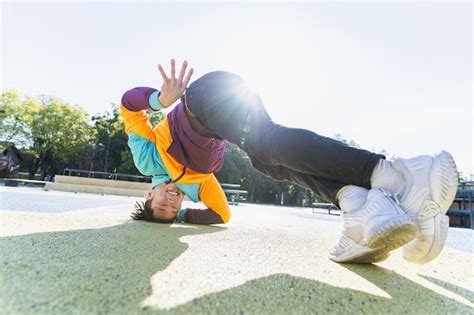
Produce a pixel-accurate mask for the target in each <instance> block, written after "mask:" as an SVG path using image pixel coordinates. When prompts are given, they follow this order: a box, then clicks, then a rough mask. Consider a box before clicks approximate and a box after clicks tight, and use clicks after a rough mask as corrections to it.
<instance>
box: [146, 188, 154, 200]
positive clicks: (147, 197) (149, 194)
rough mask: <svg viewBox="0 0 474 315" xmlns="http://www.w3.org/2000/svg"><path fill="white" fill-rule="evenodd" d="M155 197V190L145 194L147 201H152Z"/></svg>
mask: <svg viewBox="0 0 474 315" xmlns="http://www.w3.org/2000/svg"><path fill="white" fill-rule="evenodd" d="M152 197H153V189H148V190H147V191H146V194H145V198H146V200H150V199H151V198H152Z"/></svg>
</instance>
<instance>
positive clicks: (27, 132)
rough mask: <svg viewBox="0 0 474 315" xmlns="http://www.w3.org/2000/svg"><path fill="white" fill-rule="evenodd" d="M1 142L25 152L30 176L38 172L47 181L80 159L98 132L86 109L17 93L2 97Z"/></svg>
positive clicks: (46, 97)
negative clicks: (5, 141) (52, 175)
mask: <svg viewBox="0 0 474 315" xmlns="http://www.w3.org/2000/svg"><path fill="white" fill-rule="evenodd" d="M0 105H1V113H2V114H1V115H2V116H1V119H2V130H1V134H0V138H1V140H8V141H11V142H13V143H15V144H16V145H17V146H18V147H19V148H21V149H22V153H23V154H24V155H25V157H26V158H25V161H29V162H30V163H29V165H28V172H29V175H30V177H32V176H34V174H35V173H36V171H37V170H38V168H40V169H41V176H42V177H44V176H45V175H46V174H48V173H50V174H51V173H52V172H53V170H55V171H57V170H58V169H60V168H62V166H63V164H64V163H65V162H66V161H69V160H71V159H74V158H77V155H78V153H79V152H81V150H83V149H84V148H85V147H86V146H87V143H88V141H90V139H91V138H92V136H93V134H94V132H93V129H92V128H91V126H90V125H89V123H88V118H89V117H88V114H87V113H86V112H85V110H84V109H82V108H80V107H77V106H73V105H71V104H69V103H66V102H64V101H61V100H59V99H57V98H54V97H51V96H40V97H38V98H33V97H24V96H21V95H19V94H18V93H16V92H6V93H2V96H1V103H0Z"/></svg>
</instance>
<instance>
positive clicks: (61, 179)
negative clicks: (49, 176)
mask: <svg viewBox="0 0 474 315" xmlns="http://www.w3.org/2000/svg"><path fill="white" fill-rule="evenodd" d="M55 183H58V184H59V183H60V184H72V185H86V186H99V187H113V188H123V189H139V190H141V189H143V190H147V189H149V188H150V187H151V184H150V183H139V182H129V181H124V180H111V179H99V178H88V177H78V176H63V175H56V176H55Z"/></svg>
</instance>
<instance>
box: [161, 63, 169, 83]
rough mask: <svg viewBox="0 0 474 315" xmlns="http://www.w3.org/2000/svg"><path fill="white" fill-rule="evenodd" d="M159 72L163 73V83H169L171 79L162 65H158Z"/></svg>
mask: <svg viewBox="0 0 474 315" xmlns="http://www.w3.org/2000/svg"><path fill="white" fill-rule="evenodd" d="M158 70H159V71H160V73H161V76H162V77H163V81H168V80H169V78H168V77H167V76H166V73H165V70H163V67H162V66H161V65H158Z"/></svg>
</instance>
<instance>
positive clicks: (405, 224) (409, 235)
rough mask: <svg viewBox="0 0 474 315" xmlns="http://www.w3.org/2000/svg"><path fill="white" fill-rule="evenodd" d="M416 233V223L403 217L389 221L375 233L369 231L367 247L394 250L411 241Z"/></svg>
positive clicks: (407, 217)
mask: <svg viewBox="0 0 474 315" xmlns="http://www.w3.org/2000/svg"><path fill="white" fill-rule="evenodd" d="M417 232H418V225H417V224H416V221H415V220H414V219H412V218H410V217H409V216H405V215H403V216H400V217H397V218H395V219H392V220H390V221H389V222H388V223H387V224H384V225H382V227H381V228H379V229H377V230H376V231H370V230H369V233H368V235H369V236H368V238H367V246H368V247H369V248H372V249H376V248H381V247H383V248H388V250H394V249H396V248H398V247H401V246H403V245H405V244H408V243H409V242H410V241H412V240H413V239H414V238H415V237H416V234H417Z"/></svg>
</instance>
